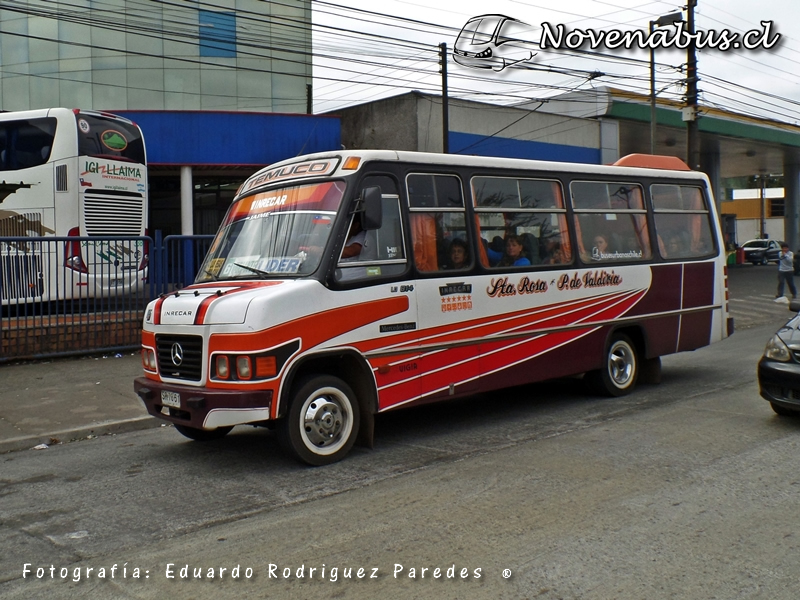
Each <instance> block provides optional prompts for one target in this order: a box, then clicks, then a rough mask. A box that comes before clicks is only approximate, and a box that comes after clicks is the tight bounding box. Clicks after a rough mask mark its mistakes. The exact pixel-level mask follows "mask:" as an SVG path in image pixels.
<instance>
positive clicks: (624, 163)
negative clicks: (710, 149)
mask: <svg viewBox="0 0 800 600" xmlns="http://www.w3.org/2000/svg"><path fill="white" fill-rule="evenodd" d="M614 166H615V167H644V168H646V169H665V170H669V171H691V169H690V168H689V165H687V164H686V163H685V162H683V161H682V160H681V159H680V158H678V157H677V156H664V155H662V154H628V155H627V156H623V157H622V158H620V159H619V160H618V161H617V162H615V163H614Z"/></svg>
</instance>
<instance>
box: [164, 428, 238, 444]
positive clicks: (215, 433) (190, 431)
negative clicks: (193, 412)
mask: <svg viewBox="0 0 800 600" xmlns="http://www.w3.org/2000/svg"><path fill="white" fill-rule="evenodd" d="M175 429H177V430H178V433H180V434H181V435H185V436H186V437H187V438H189V439H190V440H194V441H196V442H210V441H212V440H218V439H220V438H224V437H225V436H226V435H228V434H229V433H230V432H231V429H233V427H217V428H216V429H197V428H196V427H186V425H175Z"/></svg>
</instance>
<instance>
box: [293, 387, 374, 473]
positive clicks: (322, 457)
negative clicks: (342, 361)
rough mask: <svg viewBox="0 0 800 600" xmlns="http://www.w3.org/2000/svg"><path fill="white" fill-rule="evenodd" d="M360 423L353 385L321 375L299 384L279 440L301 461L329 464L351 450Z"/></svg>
mask: <svg viewBox="0 0 800 600" xmlns="http://www.w3.org/2000/svg"><path fill="white" fill-rule="evenodd" d="M359 423H360V413H359V410H358V401H357V400H356V396H355V394H354V393H353V390H352V389H351V388H350V386H349V385H347V384H346V383H345V382H344V381H342V380H341V379H339V378H338V377H333V376H331V375H319V376H316V377H310V378H307V379H304V380H301V381H300V382H299V383H298V384H297V387H296V388H295V391H294V393H293V394H292V399H291V404H290V405H289V412H288V414H287V415H286V416H285V417H284V418H283V419H282V420H281V423H280V427H279V429H278V439H279V440H280V443H281V445H282V446H283V447H284V448H285V449H286V450H287V451H288V452H289V453H290V454H292V455H293V456H294V457H295V458H297V459H299V460H301V461H302V462H305V463H308V464H310V465H314V466H320V465H327V464H330V463H333V462H336V461H338V460H341V459H342V458H344V457H345V455H346V454H347V453H348V452H349V451H350V449H351V448H352V447H353V444H354V443H355V440H356V436H357V434H358V426H359Z"/></svg>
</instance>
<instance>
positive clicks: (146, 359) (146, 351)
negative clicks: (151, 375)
mask: <svg viewBox="0 0 800 600" xmlns="http://www.w3.org/2000/svg"><path fill="white" fill-rule="evenodd" d="M142 366H143V367H144V369H145V370H146V371H153V372H155V371H158V366H157V364H156V353H155V351H154V350H152V349H150V348H142Z"/></svg>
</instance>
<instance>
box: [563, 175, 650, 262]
mask: <svg viewBox="0 0 800 600" xmlns="http://www.w3.org/2000/svg"><path fill="white" fill-rule="evenodd" d="M570 191H571V193H572V206H573V209H574V211H575V232H576V233H577V236H578V244H579V252H580V256H581V260H582V261H583V262H584V263H587V264H592V263H593V262H597V261H623V262H629V261H638V260H649V259H651V258H652V249H651V247H650V232H649V230H648V226H647V210H646V207H645V204H644V194H643V191H642V188H641V186H640V185H638V184H636V183H626V182H603V181H573V182H572V183H571V184H570Z"/></svg>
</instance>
